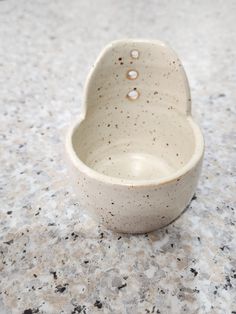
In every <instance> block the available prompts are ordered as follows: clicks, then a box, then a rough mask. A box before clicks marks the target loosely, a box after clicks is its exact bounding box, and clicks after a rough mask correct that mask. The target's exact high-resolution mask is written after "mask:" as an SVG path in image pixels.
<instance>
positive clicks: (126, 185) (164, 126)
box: [66, 39, 204, 233]
mask: <svg viewBox="0 0 236 314" xmlns="http://www.w3.org/2000/svg"><path fill="white" fill-rule="evenodd" d="M190 111H191V99H190V92H189V86H188V82H187V78H186V75H185V72H184V70H183V67H182V64H181V63H180V60H179V59H178V57H177V56H176V54H175V53H174V52H173V51H172V50H171V49H170V48H169V47H168V46H167V45H165V44H164V43H162V42H160V41H148V40H142V39H137V40H123V41H116V42H112V43H111V44H110V45H108V46H107V47H106V48H105V49H104V50H103V51H102V53H101V54H100V56H99V57H98V60H97V62H96V63H95V67H94V68H93V69H92V71H91V72H90V74H89V77H88V80H87V84H86V86H85V98H84V103H83V111H82V116H81V118H80V119H81V121H80V122H79V123H78V124H76V125H75V127H74V128H72V130H71V131H70V132H69V135H68V138H67V143H66V145H67V153H68V155H69V158H70V159H71V163H72V165H73V172H72V173H73V175H74V176H75V188H76V192H77V193H78V199H79V200H80V202H81V204H83V207H84V208H85V209H86V210H88V211H89V213H92V215H93V217H95V218H96V219H97V220H98V221H99V222H100V223H102V224H104V225H106V226H107V227H108V228H111V229H113V230H116V231H119V232H130V233H141V232H148V231H152V230H154V229H157V228H160V227H162V226H164V225H166V224H168V223H170V222H171V221H172V220H173V219H175V218H176V217H177V216H178V215H179V214H180V213H181V211H182V210H183V209H184V208H185V207H186V206H187V204H188V202H189V201H190V199H191V197H192V196H193V193H194V190H195V188H196V184H197V179H198V177H199V173H200V166H201V161H202V157H203V145H204V144H203V138H202V135H201V132H200V130H199V129H198V127H197V125H196V124H195V123H194V122H193V120H192V117H191V114H190ZM180 180H181V182H180Z"/></svg>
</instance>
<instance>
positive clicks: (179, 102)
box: [83, 40, 191, 115]
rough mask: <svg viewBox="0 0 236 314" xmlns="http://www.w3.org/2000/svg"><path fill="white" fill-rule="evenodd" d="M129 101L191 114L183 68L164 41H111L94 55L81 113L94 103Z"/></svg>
mask: <svg viewBox="0 0 236 314" xmlns="http://www.w3.org/2000/svg"><path fill="white" fill-rule="evenodd" d="M130 102H132V103H133V104H137V105H138V104H140V103H142V104H144V103H146V104H147V108H148V107H149V106H160V107H161V108H163V107H166V108H168V109H173V110H177V111H178V112H180V113H181V114H184V115H188V114H190V113H191V99H190V91H189V85H188V81H187V77H186V74H185V71H184V69H183V66H182V64H181V62H180V60H179V59H178V57H177V55H176V54H175V52H174V51H173V50H172V49H171V48H169V47H168V46H167V45H165V44H164V43H162V42H160V41H150V40H120V41H115V42H112V43H111V44H109V45H108V46H107V47H106V48H105V49H104V50H103V51H102V53H101V54H100V56H99V57H98V59H97V61H96V63H95V65H94V67H93V69H92V70H91V72H90V74H89V76H88V79H87V84H86V87H85V95H84V104H83V105H84V107H83V110H84V114H86V112H87V111H88V110H90V109H92V108H93V107H94V106H101V105H112V104H113V105H117V104H119V103H122V104H123V103H129V104H130Z"/></svg>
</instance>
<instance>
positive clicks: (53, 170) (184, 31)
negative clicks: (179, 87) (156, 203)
mask: <svg viewBox="0 0 236 314" xmlns="http://www.w3.org/2000/svg"><path fill="white" fill-rule="evenodd" d="M235 18H236V3H235V2H234V1H233V0H231V1H230V0H229V1H227V2H222V1H218V0H217V1H214V2H212V1H210V0H208V1H201V2H197V1H187V0H186V1H170V3H168V6H167V5H166V2H165V1H158V2H157V1H148V2H147V1H141V0H140V1H136V2H132V3H131V2H129V1H125V0H121V1H108V0H101V1H76V0H72V1H70V2H68V1H62V0H59V1H55V0H53V1H31V2H30V1H12V0H9V1H0V43H1V45H0V83H1V88H0V137H1V146H0V150H1V151H0V174H1V175H0V194H1V195H0V204H1V207H0V246H1V248H0V254H1V255H0V256H1V258H0V313H1V314H11V313H13V314H15V313H25V314H30V313H40V314H43V313H49V314H57V313H66V314H67V313H73V314H77V313H83V314H85V313H87V314H88V313H116V314H119V313H128V314H136V313H138V314H139V313H140V314H141V313H145V314H146V313H162V314H163V313H164V314H166V313H212V314H213V313H217V314H218V313H219V314H221V313H222V314H225V313H236V265H235V264H236V249H235V243H236V231H235V223H236V221H235V168H236V165H235V160H236V154H235V141H236V135H235V123H236V121H235V120H236V118H235V115H236V114H235V111H236V108H235V106H236V105H235V103H236V92H235V84H236V76H235V70H236V69H235V59H236V52H235V51H236V37H235V34H234V24H235V23H234V22H235ZM124 37H144V38H158V39H161V40H164V41H166V42H167V43H169V44H170V45H171V46H172V47H174V48H175V50H176V51H177V52H178V54H179V56H180V58H181V60H182V61H183V64H184V66H185V69H186V71H187V74H188V77H189V81H190V86H191V89H192V99H193V115H194V116H195V118H196V120H197V121H198V122H199V123H200V125H201V126H202V130H203V133H204V135H205V141H206V153H205V162H204V167H203V172H202V176H201V180H200V183H199V186H198V189H197V191H196V198H194V199H193V201H192V203H191V204H190V206H189V208H188V209H187V210H186V211H185V212H184V214H183V215H182V216H181V217H180V218H179V219H178V220H176V221H175V222H174V223H172V224H171V225H170V226H168V227H166V228H164V229H162V230H160V231H156V232H153V233H150V234H148V235H140V236H129V235H119V234H114V233H112V232H110V231H107V230H105V229H104V228H102V227H99V226H97V225H96V223H95V222H93V221H92V220H91V219H90V218H89V217H87V216H86V215H85V214H84V213H83V212H82V209H81V208H80V206H79V199H76V196H75V195H74V194H73V191H72V189H71V184H70V179H69V178H68V175H67V170H66V169H67V167H66V163H65V156H64V155H65V154H64V134H65V131H66V129H67V128H68V126H69V125H70V123H71V121H73V120H74V118H75V116H76V115H77V114H78V113H79V112H80V103H81V97H82V86H83V84H84V80H85V78H86V74H87V72H88V69H89V67H90V66H91V64H92V63H93V62H94V60H95V58H96V57H97V55H98V53H99V52H100V50H101V49H102V47H103V46H105V45H106V44H107V43H108V42H109V41H111V40H114V39H118V38H124Z"/></svg>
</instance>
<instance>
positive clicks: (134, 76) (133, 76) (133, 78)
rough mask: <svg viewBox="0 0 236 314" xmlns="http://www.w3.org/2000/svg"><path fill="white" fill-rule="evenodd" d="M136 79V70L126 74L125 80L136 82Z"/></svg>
mask: <svg viewBox="0 0 236 314" xmlns="http://www.w3.org/2000/svg"><path fill="white" fill-rule="evenodd" d="M137 77H138V72H137V71H136V70H129V71H128V72H127V78H128V79H129V80H136V78H137Z"/></svg>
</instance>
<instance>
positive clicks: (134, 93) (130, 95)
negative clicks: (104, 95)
mask: <svg viewBox="0 0 236 314" xmlns="http://www.w3.org/2000/svg"><path fill="white" fill-rule="evenodd" d="M138 97H139V92H138V91H137V90H136V89H132V90H131V91H129V92H128V94H127V98H128V99H130V100H135V99H137V98H138Z"/></svg>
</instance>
